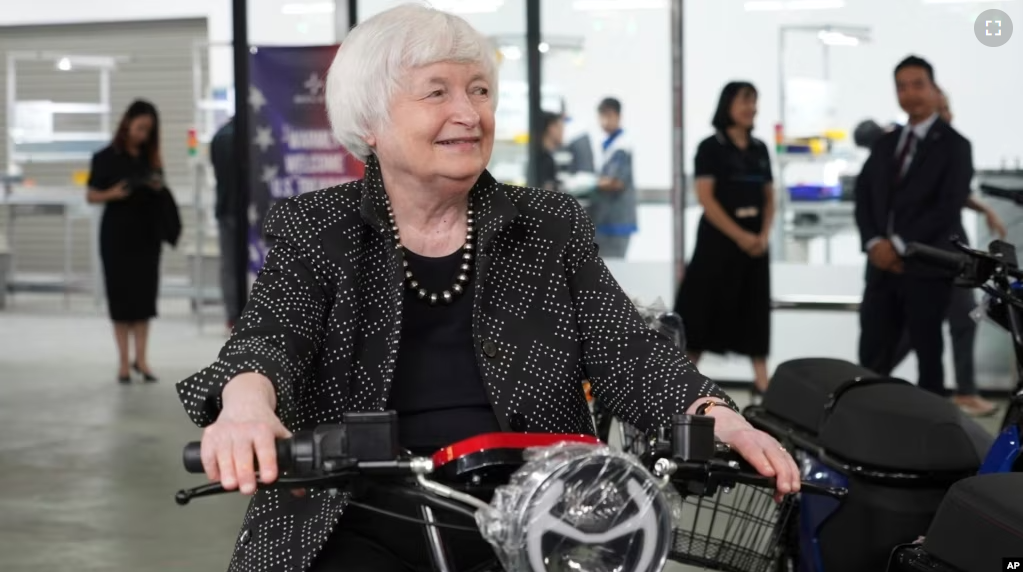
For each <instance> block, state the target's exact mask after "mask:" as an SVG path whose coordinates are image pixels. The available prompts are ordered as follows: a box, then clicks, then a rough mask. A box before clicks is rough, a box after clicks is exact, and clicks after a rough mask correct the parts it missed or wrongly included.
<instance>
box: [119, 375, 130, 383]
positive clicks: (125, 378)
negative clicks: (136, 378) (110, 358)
mask: <svg viewBox="0 0 1024 572" xmlns="http://www.w3.org/2000/svg"><path fill="white" fill-rule="evenodd" d="M117 382H118V383H120V384H121V385H128V384H129V383H131V382H132V376H130V375H119V376H117Z"/></svg>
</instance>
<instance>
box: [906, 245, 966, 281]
mask: <svg viewBox="0 0 1024 572" xmlns="http://www.w3.org/2000/svg"><path fill="white" fill-rule="evenodd" d="M904 255H905V256H906V257H907V258H914V259H916V260H920V261H921V262H924V263H926V264H929V265H931V266H935V267H938V268H944V269H946V270H950V271H952V272H955V273H956V274H960V272H962V271H963V269H964V268H965V267H967V265H969V264H970V259H969V258H968V256H967V255H966V254H962V253H959V252H951V251H949V250H943V249H941V248H935V247H934V246H928V245H927V244H921V243H918V242H911V243H910V244H908V245H907V250H906V252H905V253H904Z"/></svg>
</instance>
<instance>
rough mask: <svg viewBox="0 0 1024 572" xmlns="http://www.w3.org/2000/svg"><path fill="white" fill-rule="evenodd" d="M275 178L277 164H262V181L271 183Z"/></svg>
mask: <svg viewBox="0 0 1024 572" xmlns="http://www.w3.org/2000/svg"><path fill="white" fill-rule="evenodd" d="M276 178H277V165H264V166H263V182H264V183H267V184H269V183H271V182H273V180H274V179H276Z"/></svg>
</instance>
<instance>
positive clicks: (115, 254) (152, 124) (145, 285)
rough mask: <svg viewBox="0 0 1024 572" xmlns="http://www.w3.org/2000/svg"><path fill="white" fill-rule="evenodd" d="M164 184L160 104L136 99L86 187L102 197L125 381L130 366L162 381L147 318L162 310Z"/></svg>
mask: <svg viewBox="0 0 1024 572" xmlns="http://www.w3.org/2000/svg"><path fill="white" fill-rule="evenodd" d="M165 192H167V190H166V188H165V186H164V183H163V161H162V160H161V157H160V122H159V117H158V115H157V111H156V107H154V106H153V105H152V104H151V103H149V102H146V101H135V102H134V103H132V104H131V106H129V107H128V110H127V111H126V112H125V114H124V117H122V118H121V123H120V125H119V126H118V128H117V134H116V135H115V136H114V140H113V142H112V143H111V144H110V145H109V146H108V147H106V148H104V149H103V150H101V151H99V152H97V153H96V154H95V155H93V158H92V167H91V169H90V172H89V183H88V191H87V193H88V194H87V199H88V201H89V202H90V203H102V204H103V205H104V209H103V220H102V222H101V224H100V258H101V259H102V260H103V278H104V281H105V283H106V290H107V308H108V310H109V313H110V319H111V320H112V321H113V322H114V337H115V339H116V340H117V352H118V357H119V359H120V361H119V365H120V369H119V370H118V381H120V382H121V383H129V382H130V381H131V377H130V373H131V370H135V372H136V373H138V374H139V375H141V376H142V378H143V379H144V380H145V381H148V382H153V381H156V377H155V376H154V375H153V372H152V370H150V368H149V363H148V361H147V359H146V342H147V339H148V335H149V321H150V320H151V319H152V318H154V317H156V314H157V312H156V300H157V291H158V286H159V282H160V243H161V237H160V222H159V221H160V202H159V195H158V193H165ZM129 340H134V342H135V344H134V345H135V348H134V349H135V360H134V361H132V360H130V359H129V348H128V346H129Z"/></svg>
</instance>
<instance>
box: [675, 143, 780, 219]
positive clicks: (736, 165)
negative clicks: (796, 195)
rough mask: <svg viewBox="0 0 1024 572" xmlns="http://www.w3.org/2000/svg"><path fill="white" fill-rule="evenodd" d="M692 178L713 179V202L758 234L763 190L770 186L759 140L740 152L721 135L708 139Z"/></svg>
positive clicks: (765, 150)
mask: <svg viewBox="0 0 1024 572" xmlns="http://www.w3.org/2000/svg"><path fill="white" fill-rule="evenodd" d="M694 177H712V178H714V179H715V199H716V200H718V202H719V203H720V204H721V205H722V208H724V209H725V211H726V213H728V214H729V216H730V217H732V219H733V220H735V221H736V222H737V223H738V224H739V225H740V226H741V227H743V228H744V229H745V230H748V231H750V232H754V233H758V232H761V222H762V220H763V214H764V213H763V210H764V200H765V193H764V186H765V184H767V183H770V182H772V167H771V158H770V157H769V156H768V147H767V146H766V145H765V144H764V143H763V142H762V141H761V140H760V139H756V138H754V137H751V138H750V142H749V143H748V144H747V146H746V147H745V148H743V149H740V148H739V147H737V146H736V144H735V143H733V142H732V139H730V138H729V137H728V136H727V135H726V134H724V133H716V134H715V135H713V136H711V137H708V138H707V139H705V140H704V141H702V142H701V144H700V146H699V147H698V148H697V157H696V159H695V160H694ZM753 209H756V211H755V210H753Z"/></svg>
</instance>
